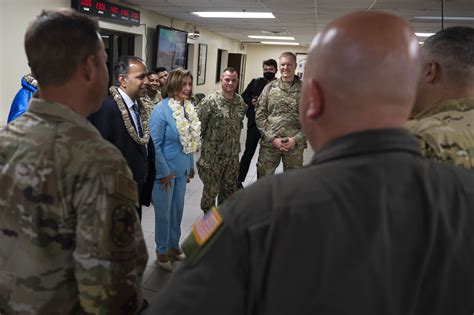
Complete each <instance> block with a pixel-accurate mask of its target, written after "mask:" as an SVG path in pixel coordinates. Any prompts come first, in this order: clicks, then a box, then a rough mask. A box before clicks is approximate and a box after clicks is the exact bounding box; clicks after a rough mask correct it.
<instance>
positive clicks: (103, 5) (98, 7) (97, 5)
mask: <svg viewBox="0 0 474 315" xmlns="http://www.w3.org/2000/svg"><path fill="white" fill-rule="evenodd" d="M95 8H96V9H97V10H101V11H105V9H106V6H105V3H102V2H97V3H96V4H95Z"/></svg>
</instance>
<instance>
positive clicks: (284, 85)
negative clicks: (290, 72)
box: [270, 75, 300, 90]
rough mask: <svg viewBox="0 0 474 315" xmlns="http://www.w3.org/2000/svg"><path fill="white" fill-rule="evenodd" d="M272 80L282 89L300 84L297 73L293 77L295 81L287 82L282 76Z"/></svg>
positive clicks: (288, 88)
mask: <svg viewBox="0 0 474 315" xmlns="http://www.w3.org/2000/svg"><path fill="white" fill-rule="evenodd" d="M270 82H275V83H276V84H277V85H278V87H279V88H280V89H281V90H290V89H291V88H292V87H294V86H298V83H299V82H300V78H299V77H298V76H297V75H295V77H294V78H293V81H291V82H289V81H288V82H285V81H283V80H282V78H281V77H280V78H278V79H277V80H274V81H270Z"/></svg>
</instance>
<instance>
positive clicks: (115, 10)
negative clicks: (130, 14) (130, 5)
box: [110, 6, 119, 14]
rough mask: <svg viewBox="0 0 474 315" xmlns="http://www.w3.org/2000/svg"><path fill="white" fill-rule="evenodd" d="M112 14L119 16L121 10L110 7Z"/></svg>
mask: <svg viewBox="0 0 474 315" xmlns="http://www.w3.org/2000/svg"><path fill="white" fill-rule="evenodd" d="M110 12H111V13H115V14H118V13H119V8H118V7H113V6H111V7H110Z"/></svg>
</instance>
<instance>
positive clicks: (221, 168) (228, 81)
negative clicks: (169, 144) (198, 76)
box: [196, 68, 247, 211]
mask: <svg viewBox="0 0 474 315" xmlns="http://www.w3.org/2000/svg"><path fill="white" fill-rule="evenodd" d="M237 80H238V73H237V71H235V70H234V69H233V68H227V69H225V70H224V72H223V73H222V75H221V88H222V90H221V91H217V92H214V93H212V94H210V95H208V96H207V97H206V98H204V99H203V100H202V102H201V104H200V105H199V108H198V114H199V120H200V121H201V135H202V149H201V157H200V158H199V160H198V162H197V163H196V165H197V169H198V173H199V177H200V178H201V180H202V182H203V184H204V188H203V191H202V199H201V209H202V210H203V211H208V210H209V209H210V208H211V207H212V206H215V204H216V197H218V204H221V203H222V202H224V200H226V199H227V198H228V197H229V196H231V195H232V194H233V193H235V191H236V190H237V177H238V175H239V152H240V131H241V130H242V126H243V123H242V120H243V118H244V115H245V111H246V110H247V105H246V104H245V102H244V100H243V99H242V97H241V96H240V95H238V94H236V93H235V89H236V87H237Z"/></svg>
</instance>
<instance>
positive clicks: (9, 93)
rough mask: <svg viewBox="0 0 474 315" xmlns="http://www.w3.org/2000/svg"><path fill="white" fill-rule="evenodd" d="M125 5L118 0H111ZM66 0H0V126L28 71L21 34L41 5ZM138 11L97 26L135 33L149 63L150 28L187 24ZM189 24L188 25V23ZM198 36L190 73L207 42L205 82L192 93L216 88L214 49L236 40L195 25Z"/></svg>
mask: <svg viewBox="0 0 474 315" xmlns="http://www.w3.org/2000/svg"><path fill="white" fill-rule="evenodd" d="M111 2H116V3H119V4H123V5H125V6H129V7H130V5H128V4H124V3H121V2H120V1H113V0H112V1H111ZM70 6H71V1H70V0H14V1H13V0H0V34H1V36H0V45H1V47H0V48H1V49H0V126H3V125H5V124H6V121H7V117H8V112H9V110H10V105H11V101H12V100H13V97H14V96H15V94H16V92H17V91H18V89H19V88H20V80H21V77H22V76H23V75H24V74H25V73H27V72H28V71H29V68H28V65H27V60H26V56H25V52H24V48H23V38H24V34H25V31H26V28H27V26H28V22H29V21H31V20H32V19H33V18H34V17H35V16H36V15H37V14H38V13H39V12H40V11H41V10H42V9H51V8H59V7H70ZM132 7H133V6H132ZM136 9H138V10H140V12H141V24H142V25H140V26H127V25H121V24H116V23H111V22H107V21H100V22H99V24H100V27H101V28H103V29H108V30H115V31H120V32H126V33H132V34H135V35H137V36H136V40H135V54H136V55H137V56H140V57H142V58H143V59H145V61H146V62H147V64H148V65H149V66H150V65H151V57H152V51H153V38H154V30H155V28H156V26H157V25H158V24H160V25H164V26H169V27H173V28H176V29H181V30H185V31H189V29H187V28H189V25H187V24H186V23H185V22H183V21H177V20H172V19H170V18H168V17H165V16H162V15H159V14H155V13H152V12H149V11H145V10H142V9H140V8H136ZM191 27H192V26H191ZM199 31H200V32H201V38H200V39H198V40H194V41H193V40H192V41H189V42H190V43H192V44H194V45H193V46H191V47H192V48H193V49H194V52H193V53H191V55H192V56H194V66H193V67H192V70H193V75H194V78H195V81H196V74H197V54H198V53H197V50H198V44H199V43H205V44H207V45H208V55H207V61H208V62H207V69H206V83H205V84H204V85H199V86H196V82H194V92H195V93H205V94H208V93H210V92H212V91H214V90H215V89H216V88H218V86H219V85H218V84H216V83H215V79H214V78H215V71H216V56H217V49H218V48H220V49H225V50H228V51H229V52H237V51H238V47H239V45H238V42H237V41H235V40H231V39H229V38H226V37H223V36H220V35H218V34H215V33H213V32H209V31H207V30H205V29H199Z"/></svg>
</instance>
